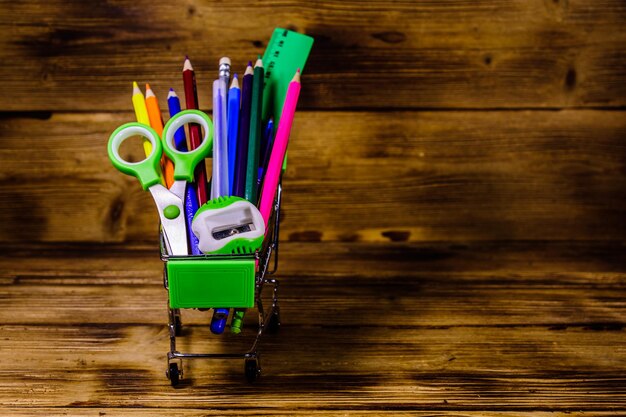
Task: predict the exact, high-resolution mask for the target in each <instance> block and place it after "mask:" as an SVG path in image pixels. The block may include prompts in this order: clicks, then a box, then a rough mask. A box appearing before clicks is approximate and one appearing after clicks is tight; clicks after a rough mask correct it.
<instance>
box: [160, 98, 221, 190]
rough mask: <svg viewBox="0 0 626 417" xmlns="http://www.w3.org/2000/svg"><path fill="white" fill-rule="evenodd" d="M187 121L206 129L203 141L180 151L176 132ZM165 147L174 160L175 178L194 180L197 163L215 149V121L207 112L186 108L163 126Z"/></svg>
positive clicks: (166, 152) (167, 153)
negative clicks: (191, 147) (189, 148)
mask: <svg viewBox="0 0 626 417" xmlns="http://www.w3.org/2000/svg"><path fill="white" fill-rule="evenodd" d="M187 123H197V124H199V125H200V126H202V128H203V129H204V138H202V143H201V144H200V146H198V147H197V148H196V149H193V150H191V151H189V152H180V151H179V150H177V149H176V145H175V143H174V133H176V131H177V130H178V129H179V128H180V127H182V126H184V125H185V124H187ZM163 149H164V150H165V154H166V155H167V156H168V157H169V158H170V159H171V160H172V161H173V162H174V179H175V180H185V181H187V182H193V172H194V169H195V168H196V165H198V163H200V162H201V161H203V160H204V158H206V157H207V156H208V155H209V153H210V152H211V150H212V149H213V123H212V122H211V119H209V116H207V115H206V113H204V112H201V111H200V110H185V111H182V112H180V113H177V114H176V115H175V116H173V117H172V118H171V119H170V120H169V121H168V122H167V123H166V124H165V127H164V128H163Z"/></svg>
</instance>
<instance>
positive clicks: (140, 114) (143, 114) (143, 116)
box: [133, 81, 152, 156]
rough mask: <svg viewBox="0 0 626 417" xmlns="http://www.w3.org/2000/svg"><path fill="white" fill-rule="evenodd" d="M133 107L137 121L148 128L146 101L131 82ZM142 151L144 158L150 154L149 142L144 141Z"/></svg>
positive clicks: (150, 146)
mask: <svg viewBox="0 0 626 417" xmlns="http://www.w3.org/2000/svg"><path fill="white" fill-rule="evenodd" d="M133 107H134V108H135V116H136V117H137V121H138V122H139V123H142V124H144V125H146V126H150V118H149V117H148V109H147V108H146V99H145V98H144V97H143V93H142V92H141V90H140V89H139V86H138V85H137V83H136V82H135V81H133ZM143 150H144V152H145V153H146V156H148V155H150V153H151V152H152V144H151V143H150V141H149V140H147V139H144V141H143Z"/></svg>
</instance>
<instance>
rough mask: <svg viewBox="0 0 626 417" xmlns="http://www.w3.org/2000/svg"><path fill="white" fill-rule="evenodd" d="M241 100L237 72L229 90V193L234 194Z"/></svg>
mask: <svg viewBox="0 0 626 417" xmlns="http://www.w3.org/2000/svg"><path fill="white" fill-rule="evenodd" d="M240 102H241V90H240V89H239V80H238V79H237V74H235V76H234V77H233V82H232V84H231V85H230V89H229V91H228V115H227V117H228V132H227V133H228V180H229V181H228V184H229V187H230V190H229V195H234V194H235V191H234V186H235V185H234V184H235V153H236V152H237V134H238V132H239V129H238V128H239V104H240Z"/></svg>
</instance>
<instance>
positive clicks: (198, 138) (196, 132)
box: [183, 57, 209, 206]
mask: <svg viewBox="0 0 626 417" xmlns="http://www.w3.org/2000/svg"><path fill="white" fill-rule="evenodd" d="M183 85H184V87H185V104H186V105H187V110H191V109H195V110H197V109H198V91H197V90H196V75H195V73H194V72H193V67H192V66H191V61H189V57H185V63H184V65H183ZM201 143H202V132H201V131H200V126H199V125H197V124H193V123H192V124H189V144H190V145H191V149H196V148H197V147H198V146H200V144H201ZM195 179H196V190H197V192H198V203H199V204H200V206H202V205H203V204H204V203H206V202H207V200H208V197H209V194H208V190H209V188H208V186H207V177H206V166H205V165H204V162H203V163H200V164H198V165H197V166H196V172H195Z"/></svg>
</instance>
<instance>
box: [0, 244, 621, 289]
mask: <svg viewBox="0 0 626 417" xmlns="http://www.w3.org/2000/svg"><path fill="white" fill-rule="evenodd" d="M157 252H158V251H157V246H156V244H151V245H143V246H128V245H84V244H74V245H59V244H46V245H44V244H39V245H36V244H4V245H0V283H2V284H23V285H37V284H42V285H51V284H55V285H56V284H61V285H109V284H115V285H146V284H147V285H157V286H158V285H160V284H161V283H162V279H163V278H162V277H163V263H162V262H161V261H160V260H159V256H158V253H157ZM623 253H624V243H623V242H614V241H608V242H602V241H588V242H566V241H564V242H545V241H528V242H501V241H495V242H484V241H479V242H470V243H464V244H461V243H449V242H395V243H391V244H389V243H379V242H374V243H366V242H285V243H283V244H281V245H280V256H279V267H278V275H277V276H278V277H279V278H280V277H288V279H289V280H311V279H314V278H320V279H322V278H326V277H329V278H331V279H332V278H335V277H345V278H355V279H361V280H362V281H363V282H364V283H366V282H369V281H372V280H373V281H374V282H375V281H376V280H378V279H398V280H403V279H404V280H407V281H411V280H414V281H416V282H431V281H432V280H454V281H458V282H459V285H460V284H461V283H462V282H463V281H468V282H470V283H471V282H480V283H483V284H484V285H488V284H492V285H505V286H512V285H515V284H519V285H528V286H535V285H538V286H540V285H544V286H550V285H564V286H572V287H576V286H581V287H585V286H588V285H591V286H594V287H596V288H599V289H600V288H601V289H606V288H610V287H612V286H614V287H615V288H620V287H621V286H623V283H624V270H625V269H626V264H625V259H624V256H623Z"/></svg>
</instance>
